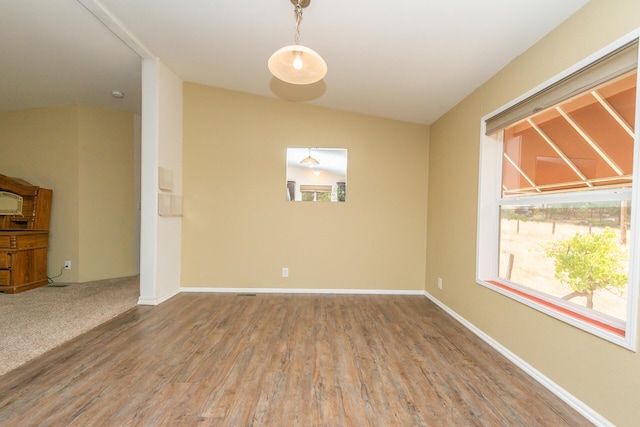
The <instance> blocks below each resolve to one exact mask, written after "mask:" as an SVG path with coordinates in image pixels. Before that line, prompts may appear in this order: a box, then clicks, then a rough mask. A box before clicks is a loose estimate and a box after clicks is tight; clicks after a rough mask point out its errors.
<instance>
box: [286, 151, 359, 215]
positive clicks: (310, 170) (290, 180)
mask: <svg viewBox="0 0 640 427" xmlns="http://www.w3.org/2000/svg"><path fill="white" fill-rule="evenodd" d="M286 197H287V200H289V201H295V202H344V201H346V200H347V150H346V149H345V148H287V192H286Z"/></svg>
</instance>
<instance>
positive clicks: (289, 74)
mask: <svg viewBox="0 0 640 427" xmlns="http://www.w3.org/2000/svg"><path fill="white" fill-rule="evenodd" d="M291 3H293V6H294V17H295V20H296V34H295V38H294V43H295V44H292V45H289V46H285V47H283V48H281V49H278V50H277V51H276V52H275V53H274V54H273V55H271V57H270V58H269V61H268V63H267V65H268V67H269V71H271V74H273V75H274V76H275V77H277V78H279V79H280V80H282V81H284V82H287V83H291V84H294V85H306V84H311V83H315V82H317V81H319V80H322V79H323V78H324V76H325V75H326V74H327V64H326V63H325V62H324V59H322V57H321V56H320V55H318V53H317V52H315V51H314V50H313V49H309V48H308V47H306V46H302V45H301V44H300V22H301V21H302V9H303V8H305V7H307V6H309V3H311V0H291Z"/></svg>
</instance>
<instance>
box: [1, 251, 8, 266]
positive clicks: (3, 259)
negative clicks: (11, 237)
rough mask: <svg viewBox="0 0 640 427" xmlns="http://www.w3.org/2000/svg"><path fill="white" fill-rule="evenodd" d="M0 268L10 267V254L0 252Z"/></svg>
mask: <svg viewBox="0 0 640 427" xmlns="http://www.w3.org/2000/svg"><path fill="white" fill-rule="evenodd" d="M0 268H11V254H10V253H8V252H0Z"/></svg>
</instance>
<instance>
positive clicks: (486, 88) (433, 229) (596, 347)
mask: <svg viewBox="0 0 640 427" xmlns="http://www.w3.org/2000/svg"><path fill="white" fill-rule="evenodd" d="M637 27H640V2H638V1H637V0H616V1H611V0H592V1H591V2H590V3H588V4H587V5H586V6H585V7H584V8H583V9H581V10H580V11H579V12H578V13H576V14H575V15H574V16H572V17H571V18H570V19H568V20H567V21H565V23H563V24H562V25H560V26H559V27H558V28H557V29H556V30H554V31H553V32H552V33H551V34H549V35H548V36H547V37H545V38H544V39H542V40H541V41H540V42H539V43H537V44H536V45H535V46H534V47H532V48H531V49H529V50H528V51H527V52H525V53H524V54H523V55H521V56H520V57H518V58H516V60H514V61H513V62H512V63H511V64H509V65H508V66H507V67H506V68H505V69H504V70H502V71H501V72H500V73H498V74H497V75H496V76H494V77H493V78H492V79H491V80H490V81H488V82H487V83H486V84H484V85H483V86H482V87H480V88H479V89H478V90H476V91H475V92H474V93H473V94H472V95H470V96H469V97H468V98H467V99H465V100H464V101H463V102H462V103H460V104H459V105H458V106H456V107H455V108H454V109H452V110H451V111H449V112H448V113H447V114H446V115H445V116H443V117H442V118H441V119H439V120H438V121H437V122H436V123H434V124H433V125H432V126H431V134H430V153H429V156H430V164H429V212H428V218H429V223H428V245H427V274H426V290H427V291H428V292H429V293H431V294H433V295H434V296H435V297H436V298H438V299H439V300H441V301H442V302H444V303H445V304H446V305H447V306H449V307H450V308H452V309H453V310H454V311H456V312H457V313H459V314H460V315H461V316H463V317H464V318H466V319H467V320H469V321H471V322H472V323H474V324H475V325H476V326H477V327H478V328H480V329H481V330H483V331H484V332H486V333H487V334H488V335H490V336H491V337H493V338H494V339H496V340H497V341H498V342H500V343H501V344H502V345H504V346H505V347H507V348H508V349H509V350H511V351H512V352H514V353H515V354H516V355H518V356H519V357H521V358H522V359H523V360H525V361H526V362H528V363H529V364H531V365H532V366H533V367H534V368H536V369H537V370H539V371H540V372H542V373H543V374H544V375H546V376H548V377H549V378H550V379H551V380H553V381H554V382H556V383H557V384H559V385H560V386H561V387H563V388H564V389H566V390H567V391H569V392H570V393H572V394H573V395H574V396H576V397H577V398H579V399H581V400H582V401H583V402H585V403H586V404H587V405H588V406H590V407H591V408H593V409H594V410H595V411H597V412H598V413H600V414H601V415H603V416H604V417H605V418H607V419H608V420H610V421H611V422H613V423H615V424H617V425H621V426H622V425H634V424H636V425H637V422H638V420H639V419H640V406H638V399H639V397H640V357H639V356H638V355H637V354H636V353H633V352H630V351H628V350H625V349H622V348H620V347H618V346H616V345H613V344H610V343H608V342H605V341H604V340H601V339H598V338H595V337H593V336H591V335H590V334H587V333H585V332H582V331H580V330H578V329H576V328H573V327H571V326H568V325H566V324H564V323H562V322H560V321H557V320H555V319H552V318H550V317H548V316H546V315H544V314H541V313H539V312H537V311H535V310H532V309H530V308H527V307H526V306H524V305H521V304H519V303H517V302H514V301H512V300H510V299H508V298H505V297H503V296H501V295H499V294H497V293H496V292H493V291H491V290H488V289H486V288H484V287H482V286H480V285H477V284H476V283H475V256H476V247H475V245H476V238H475V236H476V212H477V208H476V207H477V189H478V162H479V157H478V156H479V142H480V120H481V118H482V117H483V116H484V115H486V114H488V113H490V112H491V111H493V110H495V109H497V108H499V107H500V106H501V105H503V104H505V103H507V102H508V101H510V100H512V99H513V98H515V97H517V96H519V95H521V94H523V93H525V92H527V91H529V90H531V89H533V88H534V87H536V86H537V85H539V84H541V83H543V82H544V81H546V80H547V79H549V78H551V77H553V76H554V75H556V74H558V73H559V72H561V71H563V70H564V69H565V68H567V67H569V66H571V65H573V64H574V63H576V62H578V61H580V60H582V59H583V58H585V57H587V56H589V55H591V54H593V53H595V52H596V51H597V50H599V49H601V48H603V47H605V46H606V45H607V44H609V43H611V42H613V41H615V40H616V39H618V38H619V37H621V36H623V35H625V34H627V33H629V32H631V31H633V30H634V29H636V28H637ZM437 277H442V278H443V284H444V286H443V289H442V290H438V289H437Z"/></svg>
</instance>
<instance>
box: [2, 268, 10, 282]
mask: <svg viewBox="0 0 640 427" xmlns="http://www.w3.org/2000/svg"><path fill="white" fill-rule="evenodd" d="M0 286H11V270H0Z"/></svg>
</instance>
